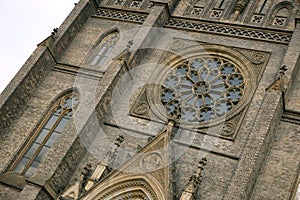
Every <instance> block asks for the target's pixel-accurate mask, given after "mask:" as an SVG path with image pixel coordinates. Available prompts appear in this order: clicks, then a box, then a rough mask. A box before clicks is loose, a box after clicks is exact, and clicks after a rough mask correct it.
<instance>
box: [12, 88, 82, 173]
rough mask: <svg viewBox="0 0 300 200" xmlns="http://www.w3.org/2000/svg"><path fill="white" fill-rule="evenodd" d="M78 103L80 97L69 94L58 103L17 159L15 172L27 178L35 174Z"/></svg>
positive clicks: (14, 167)
mask: <svg viewBox="0 0 300 200" xmlns="http://www.w3.org/2000/svg"><path fill="white" fill-rule="evenodd" d="M78 103H79V98H78V95H77V94H74V93H71V94H67V95H65V96H63V97H62V98H60V99H59V100H58V101H57V103H56V104H55V105H54V106H53V108H52V109H51V110H50V112H49V114H48V115H47V117H46V119H45V120H44V121H43V122H42V124H41V126H40V127H39V128H38V129H37V131H36V134H34V136H33V138H32V139H31V140H30V142H29V143H28V145H27V147H25V150H24V151H23V153H22V154H21V155H20V157H19V158H18V159H17V162H16V163H15V165H14V166H13V171H15V172H17V173H19V174H21V175H24V176H25V177H31V176H32V175H33V174H34V172H35V170H36V169H37V167H38V166H39V165H40V163H41V162H42V160H43V159H44V158H45V155H46V153H47V152H48V151H49V150H50V148H51V147H52V146H53V144H54V142H55V141H56V139H57V138H58V137H59V135H60V134H61V132H62V131H63V129H64V127H65V125H66V124H67V122H68V121H69V120H70V118H71V117H72V115H73V112H74V109H75V108H76V107H77V105H78Z"/></svg>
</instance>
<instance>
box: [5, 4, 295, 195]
mask: <svg viewBox="0 0 300 200" xmlns="http://www.w3.org/2000/svg"><path fill="white" fill-rule="evenodd" d="M96 2H97V1H92V0H81V1H80V2H79V3H78V4H77V6H75V8H74V10H73V11H72V12H71V14H70V15H69V16H68V18H67V19H66V20H65V22H64V23H63V24H62V25H61V27H60V28H59V31H58V33H57V34H56V35H54V36H53V37H51V38H49V40H47V41H45V42H44V43H42V44H40V45H39V47H38V48H37V49H36V51H35V52H34V53H33V55H32V56H31V57H30V58H29V59H28V61H27V62H26V63H25V65H24V66H23V68H22V69H21V70H20V72H19V73H18V75H17V76H16V77H15V78H14V79H13V80H12V82H11V83H10V85H9V86H8V87H7V88H6V89H5V91H4V92H3V93H2V95H1V98H0V119H1V122H0V129H1V133H0V158H1V162H0V172H1V173H5V172H8V171H10V170H12V165H13V163H14V162H15V160H16V159H17V158H18V156H20V155H21V154H20V153H21V151H22V149H24V147H25V146H26V144H27V143H28V142H29V141H30V139H31V138H32V135H33V134H34V133H35V132H36V131H37V129H38V127H39V125H40V124H41V122H42V120H43V119H44V118H45V116H46V115H47V113H48V112H49V108H50V107H51V105H52V104H53V103H54V101H55V99H56V98H57V97H58V96H59V95H61V94H63V93H64V92H65V91H68V90H70V89H74V90H75V91H76V92H78V93H79V96H80V103H79V106H78V108H77V110H76V112H75V113H74V115H73V118H72V119H71V120H70V122H69V123H68V124H67V125H66V127H65V129H64V131H63V132H62V134H61V136H60V137H59V138H58V139H57V140H56V142H55V143H54V145H53V146H52V148H51V150H50V151H49V152H48V153H47V154H46V156H45V158H44V159H43V161H42V163H41V165H40V166H39V167H38V169H37V172H36V173H35V175H34V176H33V177H31V178H27V182H25V187H24V182H22V187H24V188H23V189H22V187H19V186H18V187H16V186H14V185H13V184H10V183H9V181H7V182H6V183H3V184H2V183H1V184H0V199H1V198H3V199H5V200H6V199H7V200H10V199H20V200H24V199H26V200H31V199H32V200H33V199H41V200H47V199H51V198H55V197H57V196H58V195H59V194H61V193H62V192H63V191H64V190H65V188H66V187H67V186H68V185H69V184H74V183H75V182H76V179H78V178H79V177H80V173H81V171H82V168H83V167H84V166H86V164H88V163H91V166H92V169H95V167H96V166H97V164H98V162H99V161H100V162H104V161H103V159H104V158H105V157H106V156H107V155H108V154H109V152H110V151H111V149H112V148H113V146H114V145H115V144H114V143H115V142H116V138H117V137H118V136H123V137H124V142H123V143H122V144H121V145H120V147H119V148H118V151H117V152H116V154H115V155H114V159H113V160H112V162H111V163H109V166H108V169H109V170H107V171H105V173H104V176H107V175H108V174H109V172H110V171H114V170H118V168H119V167H120V166H122V164H124V163H126V161H127V160H128V159H129V158H131V157H132V156H134V155H136V153H137V152H138V151H139V150H141V149H142V148H144V147H145V146H146V145H147V144H149V141H151V140H152V139H153V136H155V135H157V134H158V133H159V132H160V131H161V130H162V128H163V127H164V126H165V124H166V123H167V122H168V120H167V119H165V118H163V117H161V116H160V115H159V114H158V113H157V109H164V107H162V106H161V105H160V104H161V103H160V100H159V98H160V95H161V94H160V93H156V94H154V93H151V92H152V91H151V89H149V88H151V87H152V86H153V85H155V84H160V82H161V80H160V78H163V77H164V76H163V74H161V72H162V71H164V70H165V72H166V71H167V70H166V69H169V68H171V67H172V66H174V65H176V64H177V63H178V62H181V61H182V59H185V58H187V57H195V56H197V55H199V54H204V53H207V52H210V53H212V54H214V55H218V56H222V57H224V58H225V57H226V58H227V57H228V58H235V62H236V63H235V64H237V65H238V64H241V65H244V66H241V73H242V74H243V76H244V80H245V81H246V82H247V83H248V82H251V81H253V84H252V85H251V88H250V90H251V91H250V92H249V93H248V94H245V95H246V96H247V98H248V101H246V102H247V105H243V106H241V107H243V109H240V110H237V111H236V114H235V115H234V116H230V119H229V118H228V116H227V118H225V120H224V121H222V120H221V121H219V122H218V123H216V124H213V125H211V126H209V127H208V128H207V127H202V126H200V127H196V128H195V127H192V128H191V127H183V126H181V125H180V124H176V125H175V130H176V131H175V132H176V134H175V136H174V140H173V142H174V143H173V145H174V148H175V149H174V155H173V158H172V159H173V160H172V161H173V162H172V163H171V165H172V167H173V177H175V178H173V179H172V180H170V181H171V182H173V186H172V187H173V189H174V191H173V194H174V196H175V199H178V198H180V196H181V193H182V191H183V188H184V186H185V185H186V184H187V182H188V181H189V180H188V179H189V177H190V176H191V175H192V174H194V171H195V170H197V166H198V162H199V161H200V160H201V158H202V157H204V156H205V157H206V158H207V160H208V162H207V165H206V166H205V168H204V170H203V174H202V179H201V180H202V183H200V187H199V190H198V192H197V194H196V199H207V200H210V199H228V200H229V199H230V200H234V199H237V200H239V199H288V198H290V197H292V196H293V195H294V194H293V193H295V190H296V188H297V186H296V185H295V184H296V182H297V181H296V180H297V179H298V177H297V176H299V151H300V150H299V142H300V141H299V137H298V136H299V124H300V122H299V118H300V116H299V111H300V110H299V105H300V102H299V100H298V99H299V97H300V96H299V90H300V86H299V85H300V81H299V80H300V75H299V72H298V71H299V70H298V68H299V60H300V59H299V52H300V50H299V41H300V40H299V38H300V30H299V27H298V26H297V27H295V26H294V22H295V20H294V16H295V13H296V12H295V10H297V9H298V7H299V5H298V3H296V0H293V1H290V2H284V3H281V4H278V3H279V2H280V1H279V0H276V1H273V2H272V3H267V4H265V5H264V6H265V7H263V8H262V6H263V5H262V3H260V2H259V1H254V0H251V1H239V3H240V4H241V5H242V7H243V8H242V9H240V8H237V6H236V1H224V2H223V1H222V2H223V4H222V5H217V4H219V3H220V2H221V1H218V2H217V1H206V3H203V2H204V1H185V0H181V1H163V0H162V1H153V2H152V1H151V2H150V1H142V2H135V1H131V0H130V1H125V0H124V1H122V0H118V2H116V1H115V0H107V1H101V2H100V4H101V7H99V8H96V7H97V5H96ZM246 3H247V5H246ZM277 4H278V5H277ZM292 4H293V5H294V7H293V6H291V5H292ZM283 7H286V8H287V10H288V11H287V13H289V14H288V15H289V16H288V18H286V20H287V22H286V23H285V24H283V25H276V24H274V23H273V22H274V20H275V18H276V16H277V17H280V16H278V15H277V12H278V11H279V10H280V8H283ZM234 8H235V9H234ZM97 9H98V10H99V11H98V12H97V13H98V14H97V13H96V10H97ZM238 9H240V10H238ZM260 9H261V12H259V10H260ZM234 10H235V11H237V10H238V11H239V12H237V13H235V14H234V13H233V11H234ZM100 11H101V14H99V13H100ZM257 13H260V14H259V16H256V15H257ZM233 14H234V18H235V21H234V20H232V19H233V18H232V16H233ZM258 17H261V22H260V21H259V18H258ZM203 19H205V20H203ZM172 23H173V24H172ZM276 23H277V24H278V23H279V22H276ZM245 24H246V25H245ZM249 24H250V25H251V26H247V25H249ZM153 27H155V28H153ZM112 31H118V32H119V35H120V38H119V40H118V43H117V45H116V47H115V48H114V50H113V51H112V53H111V54H110V55H109V57H108V58H107V61H106V62H105V65H102V66H90V65H87V64H86V60H87V58H88V57H89V56H90V55H91V54H92V53H93V50H94V49H95V48H96V47H97V45H98V44H99V42H101V40H102V39H103V38H104V37H105V36H106V35H107V34H109V33H110V32H112ZM50 40H51V41H50ZM130 40H133V45H132V46H131V47H130V49H127V50H128V53H127V51H125V52H126V53H125V54H122V55H123V56H121V57H118V59H113V58H115V57H116V56H118V55H120V53H121V52H124V50H125V49H126V45H127V44H128V41H130ZM212 49H213V52H212ZM125 62H126V64H127V66H125ZM283 64H285V65H286V66H287V68H288V71H287V72H286V73H285V75H284V77H285V82H284V83H283V85H284V92H285V99H284V101H283V100H282V95H281V91H279V90H278V89H279V88H275V87H274V88H272V84H273V83H274V81H275V80H277V79H278V71H279V68H280V67H281V66H282V65H283ZM246 69H247V70H252V72H253V73H251V77H250V76H249V77H247V76H246V75H247V70H246ZM169 71H170V70H169ZM155 81H156V82H155ZM278 83H279V82H278ZM279 84H280V83H279ZM247 86H248V85H247ZM266 88H268V90H267V91H266ZM224 98H225V99H226V97H224ZM153 99H156V101H152V100H153ZM153 102H155V103H153ZM283 103H285V105H283ZM145 106H146V107H145ZM154 106H158V108H155V109H154ZM284 108H286V109H288V112H287V111H286V110H284ZM132 109H134V110H133V112H132V113H131V112H130V111H131V110H132ZM163 111H164V110H163ZM163 111H162V112H163ZM282 113H284V117H283V119H281V115H282ZM289 117H290V118H289ZM286 121H288V122H286ZM228 124H230V125H231V126H229V128H230V127H231V128H232V127H234V129H235V133H234V134H231V135H230V134H229V135H230V137H229V136H226V134H225V135H224V134H223V135H222V136H220V137H218V134H219V133H220V132H221V130H219V129H222V127H223V126H225V125H228ZM178 128H179V130H177V129H178ZM225 128H226V127H225ZM227 128H228V127H227ZM135 165H136V166H135V167H137V168H138V167H140V166H139V163H135ZM144 166H147V167H148V169H152V167H151V164H150V165H145V164H144ZM153 174H155V173H153ZM174 174H175V176H174ZM160 178H161V177H159V176H154V179H157V180H158V181H160V182H161V180H160ZM2 180H4V181H3V182H5V179H1V181H2ZM24 180H25V179H24ZM97 181H99V180H96V182H97ZM133 183H134V184H137V185H138V182H133ZM145 184H146V185H147V184H148V183H145ZM20 189H22V190H21V191H20ZM135 195H139V194H135Z"/></svg>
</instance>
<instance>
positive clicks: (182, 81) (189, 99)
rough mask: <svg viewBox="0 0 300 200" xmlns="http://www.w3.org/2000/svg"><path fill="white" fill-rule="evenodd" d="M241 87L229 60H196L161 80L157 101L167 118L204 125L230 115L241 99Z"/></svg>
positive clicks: (236, 71)
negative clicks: (161, 105)
mask: <svg viewBox="0 0 300 200" xmlns="http://www.w3.org/2000/svg"><path fill="white" fill-rule="evenodd" d="M244 84H245V82H244V77H243V75H242V73H241V71H240V69H239V68H238V67H237V66H236V65H235V64H234V63H233V62H231V61H230V60H227V59H225V58H221V57H216V56H215V57H212V56H202V57H196V58H192V59H189V60H187V61H183V62H181V63H179V64H178V65H176V66H175V67H174V68H173V69H172V70H171V71H170V72H169V73H168V74H167V75H166V76H165V78H164V79H163V81H162V86H161V94H160V101H161V103H162V104H163V105H164V107H165V109H166V113H167V115H168V116H169V117H170V118H173V119H177V120H180V121H182V122H206V121H209V120H212V119H215V118H217V117H221V116H224V115H226V113H228V112H229V111H231V110H232V108H233V107H234V106H235V105H236V104H238V103H239V101H240V100H241V99H242V97H243V95H244Z"/></svg>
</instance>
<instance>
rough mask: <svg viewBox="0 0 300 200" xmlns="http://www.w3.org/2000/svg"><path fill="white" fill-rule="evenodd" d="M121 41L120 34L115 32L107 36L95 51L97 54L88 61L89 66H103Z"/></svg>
mask: <svg viewBox="0 0 300 200" xmlns="http://www.w3.org/2000/svg"><path fill="white" fill-rule="evenodd" d="M118 40H119V33H118V32H114V33H111V34H109V35H108V36H106V37H105V38H104V39H103V40H102V41H101V42H100V44H99V45H98V47H97V48H96V49H95V51H94V52H95V53H93V54H92V55H91V57H90V58H89V59H88V64H90V65H94V66H102V65H103V64H104V62H105V60H106V59H107V57H108V56H109V54H110V53H111V52H112V50H113V48H114V47H115V45H116V43H117V41H118Z"/></svg>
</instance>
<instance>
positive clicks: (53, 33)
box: [51, 28, 58, 36]
mask: <svg viewBox="0 0 300 200" xmlns="http://www.w3.org/2000/svg"><path fill="white" fill-rule="evenodd" d="M57 32H58V28H54V29H53V31H52V32H51V35H52V36H54V35H56V33H57Z"/></svg>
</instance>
